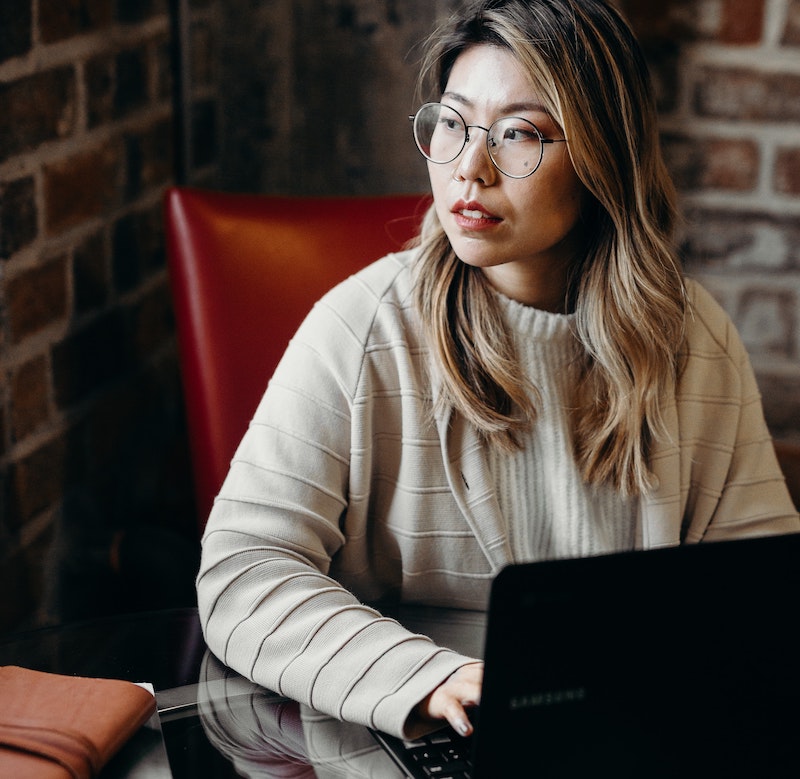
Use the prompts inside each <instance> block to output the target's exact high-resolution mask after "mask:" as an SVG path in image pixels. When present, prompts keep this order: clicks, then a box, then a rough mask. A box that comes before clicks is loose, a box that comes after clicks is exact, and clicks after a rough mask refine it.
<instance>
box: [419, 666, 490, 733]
mask: <svg viewBox="0 0 800 779" xmlns="http://www.w3.org/2000/svg"><path fill="white" fill-rule="evenodd" d="M482 684H483V663H470V664H469V665H464V666H462V667H461V668H459V669H458V670H457V671H456V672H455V673H454V674H452V675H451V676H449V677H448V678H447V679H445V681H444V682H442V684H440V685H439V686H438V687H437V688H436V689H435V690H434V691H433V692H432V693H431V694H430V695H429V696H428V697H427V698H426V699H425V700H424V701H422V703H421V704H420V706H419V710H420V714H421V715H422V716H423V717H425V718H426V719H444V720H447V722H448V724H449V725H450V726H451V727H452V728H453V730H455V731H456V732H457V733H460V734H461V735H462V736H468V735H470V734H471V733H472V730H473V728H472V723H471V722H470V721H469V717H468V715H467V709H469V708H473V707H475V706H477V705H478V704H479V703H480V700H481V685H482Z"/></svg>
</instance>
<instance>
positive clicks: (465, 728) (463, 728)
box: [456, 719, 469, 736]
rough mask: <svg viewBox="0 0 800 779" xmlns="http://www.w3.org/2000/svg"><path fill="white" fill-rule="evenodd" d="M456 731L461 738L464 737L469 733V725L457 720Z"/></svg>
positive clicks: (464, 721)
mask: <svg viewBox="0 0 800 779" xmlns="http://www.w3.org/2000/svg"><path fill="white" fill-rule="evenodd" d="M456 730H457V731H458V732H459V733H460V734H461V735H462V736H466V735H467V734H468V733H469V723H468V722H467V721H466V720H463V719H460V720H458V722H456Z"/></svg>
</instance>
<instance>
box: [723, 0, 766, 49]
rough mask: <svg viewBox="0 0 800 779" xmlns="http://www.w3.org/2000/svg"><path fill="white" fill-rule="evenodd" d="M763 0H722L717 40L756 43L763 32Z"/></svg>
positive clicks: (734, 42)
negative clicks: (720, 21) (720, 22)
mask: <svg viewBox="0 0 800 779" xmlns="http://www.w3.org/2000/svg"><path fill="white" fill-rule="evenodd" d="M764 5H765V0H724V3H723V6H722V24H721V27H720V30H719V40H720V41H721V42H722V43H733V44H752V43H758V42H759V41H760V40H761V38H762V36H763V32H764V13H765V7H764Z"/></svg>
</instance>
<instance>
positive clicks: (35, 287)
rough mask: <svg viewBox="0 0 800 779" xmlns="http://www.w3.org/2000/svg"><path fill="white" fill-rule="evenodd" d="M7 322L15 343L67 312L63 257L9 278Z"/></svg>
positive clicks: (57, 319)
mask: <svg viewBox="0 0 800 779" xmlns="http://www.w3.org/2000/svg"><path fill="white" fill-rule="evenodd" d="M6 305H7V317H8V325H9V329H10V331H11V338H12V341H13V342H14V343H19V342H20V341H22V340H23V339H24V338H26V337H27V336H29V335H32V334H33V333H36V332H38V331H40V330H42V329H44V328H45V327H47V326H48V325H51V324H53V323H54V322H58V321H60V320H62V319H64V317H65V316H66V315H67V265H66V257H59V258H57V259H55V260H51V261H50V262H48V263H47V264H46V265H41V266H39V267H36V268H33V269H32V270H29V271H26V272H25V273H22V274H20V275H19V276H16V277H15V278H13V279H11V280H10V281H8V283H7V285H6Z"/></svg>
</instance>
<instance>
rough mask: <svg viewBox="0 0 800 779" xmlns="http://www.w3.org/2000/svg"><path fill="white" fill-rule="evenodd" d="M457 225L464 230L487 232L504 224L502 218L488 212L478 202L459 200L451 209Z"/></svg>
mask: <svg viewBox="0 0 800 779" xmlns="http://www.w3.org/2000/svg"><path fill="white" fill-rule="evenodd" d="M451 213H452V214H453V219H454V221H455V223H456V224H457V225H458V226H459V227H460V228H461V229H462V230H469V231H476V230H487V229H490V228H492V227H495V226H496V225H498V224H500V222H502V221H503V220H502V218H501V217H499V216H495V215H494V214H493V213H491V212H490V211H487V209H486V208H484V207H483V206H482V205H481V204H480V203H478V202H476V201H470V202H468V203H467V202H465V201H463V200H459V201H458V202H457V203H456V204H455V205H454V206H453V207H452V209H451Z"/></svg>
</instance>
